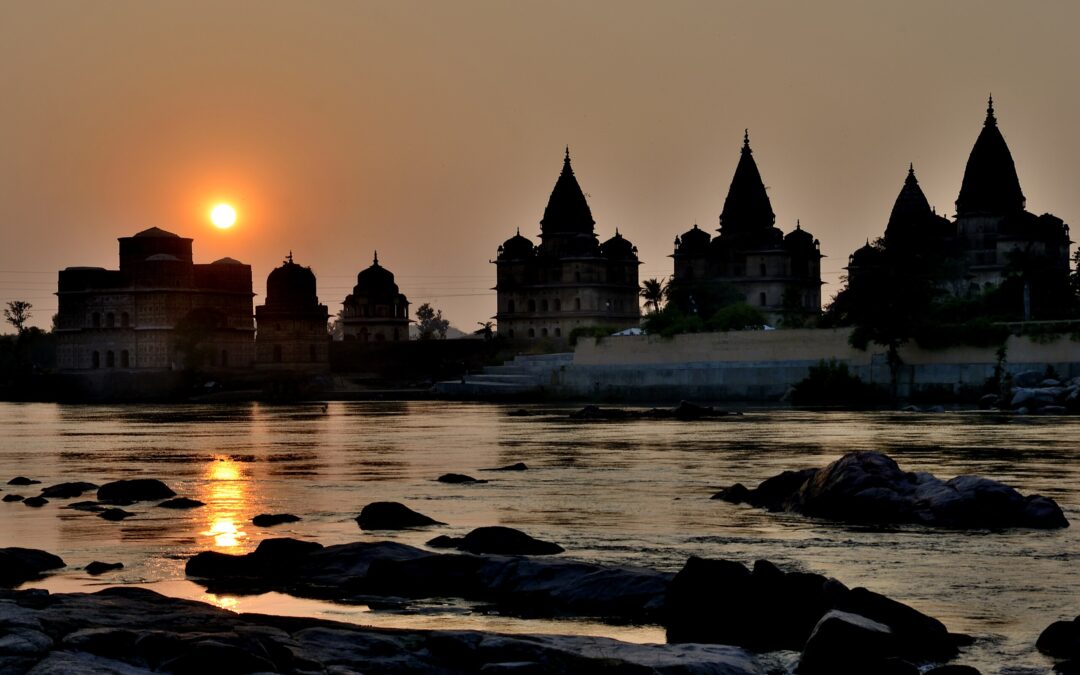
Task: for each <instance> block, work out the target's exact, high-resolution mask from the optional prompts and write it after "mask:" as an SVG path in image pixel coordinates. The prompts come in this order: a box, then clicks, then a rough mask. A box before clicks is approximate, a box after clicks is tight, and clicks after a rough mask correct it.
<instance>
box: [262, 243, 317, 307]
mask: <svg viewBox="0 0 1080 675" xmlns="http://www.w3.org/2000/svg"><path fill="white" fill-rule="evenodd" d="M266 304H267V305H268V306H274V307H280V306H283V305H288V306H290V307H310V306H312V305H318V304H319V298H318V296H317V295H316V284H315V273H314V272H312V271H311V268H310V267H303V266H301V265H297V264H296V263H294V262H293V259H292V253H290V254H289V257H288V259H287V260H286V261H285V264H283V265H282V266H281V267H278V268H275V269H274V271H273V272H271V273H270V276H268V277H267V278H266Z"/></svg>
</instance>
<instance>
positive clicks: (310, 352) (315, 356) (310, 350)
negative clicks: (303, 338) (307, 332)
mask: <svg viewBox="0 0 1080 675" xmlns="http://www.w3.org/2000/svg"><path fill="white" fill-rule="evenodd" d="M308 358H309V359H311V362H312V363H315V362H316V361H318V360H319V355H318V354H317V353H316V352H315V345H310V346H308Z"/></svg>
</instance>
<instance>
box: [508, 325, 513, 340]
mask: <svg viewBox="0 0 1080 675" xmlns="http://www.w3.org/2000/svg"><path fill="white" fill-rule="evenodd" d="M507 334H508V335H509V336H510V338H511V339H513V337H514V329H513V328H511V329H510V330H508V331H507Z"/></svg>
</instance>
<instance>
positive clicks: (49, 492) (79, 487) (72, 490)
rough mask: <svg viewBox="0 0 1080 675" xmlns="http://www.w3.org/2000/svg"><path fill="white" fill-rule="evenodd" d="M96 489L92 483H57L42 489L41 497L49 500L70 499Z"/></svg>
mask: <svg viewBox="0 0 1080 675" xmlns="http://www.w3.org/2000/svg"><path fill="white" fill-rule="evenodd" d="M97 487H98V486H97V485H94V484H93V483H81V482H75V483H58V484H57V485H50V486H49V487H47V488H42V490H41V496H42V497H48V498H49V499H71V498H73V497H81V496H82V494H83V493H84V492H90V491H92V490H96V489H97Z"/></svg>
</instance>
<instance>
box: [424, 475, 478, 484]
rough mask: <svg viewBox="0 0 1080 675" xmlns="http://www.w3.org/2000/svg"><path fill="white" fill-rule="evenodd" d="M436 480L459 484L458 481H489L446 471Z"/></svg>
mask: <svg viewBox="0 0 1080 675" xmlns="http://www.w3.org/2000/svg"><path fill="white" fill-rule="evenodd" d="M436 480H438V481H439V482H440V483H451V484H458V483H486V482H487V481H486V480H477V479H476V478H473V477H472V476H467V475H465V474H463V473H444V474H443V475H441V476H439V477H438V478H437V479H436Z"/></svg>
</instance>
